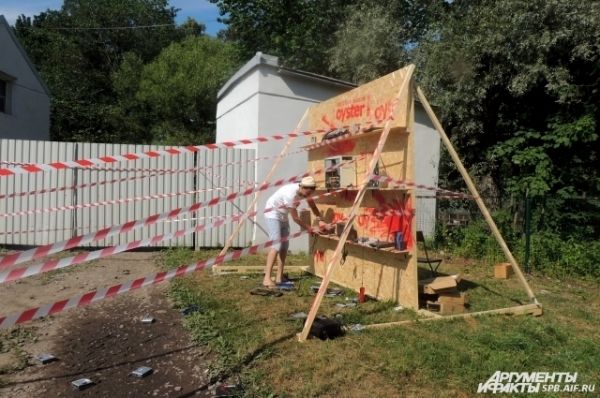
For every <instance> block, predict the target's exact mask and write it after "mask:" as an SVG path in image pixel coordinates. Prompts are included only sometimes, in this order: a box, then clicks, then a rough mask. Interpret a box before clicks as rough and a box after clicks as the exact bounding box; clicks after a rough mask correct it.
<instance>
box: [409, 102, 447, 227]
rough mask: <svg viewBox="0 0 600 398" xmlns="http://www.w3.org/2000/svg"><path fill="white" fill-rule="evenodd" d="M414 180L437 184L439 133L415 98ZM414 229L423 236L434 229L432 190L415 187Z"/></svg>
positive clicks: (431, 185) (433, 197)
mask: <svg viewBox="0 0 600 398" xmlns="http://www.w3.org/2000/svg"><path fill="white" fill-rule="evenodd" d="M414 142H415V153H416V156H415V182H416V183H417V184H421V185H426V186H429V187H437V186H438V177H439V164H440V142H441V141H440V136H439V134H438V133H437V131H436V130H435V129H434V128H433V125H432V123H431V121H430V120H429V116H427V113H426V112H425V110H424V109H423V106H422V105H421V104H420V103H418V102H415V141H414ZM416 194H417V196H418V198H417V200H416V206H417V230H420V231H423V233H424V235H425V236H433V234H434V232H435V218H436V198H435V191H431V190H426V189H417V190H416Z"/></svg>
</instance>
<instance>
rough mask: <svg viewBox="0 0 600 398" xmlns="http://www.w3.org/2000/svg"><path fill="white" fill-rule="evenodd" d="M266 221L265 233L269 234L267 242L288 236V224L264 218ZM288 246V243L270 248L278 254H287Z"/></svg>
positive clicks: (277, 244)
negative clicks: (278, 252)
mask: <svg viewBox="0 0 600 398" xmlns="http://www.w3.org/2000/svg"><path fill="white" fill-rule="evenodd" d="M265 220H266V221H267V231H268V232H269V240H270V241H271V240H277V241H278V240H279V239H281V238H285V237H288V236H290V223H289V222H286V221H281V220H277V219H275V218H265ZM289 246H290V242H289V241H287V240H286V241H285V242H281V243H274V244H273V245H271V247H272V248H273V249H275V250H278V251H280V252H287V251H288V247H289Z"/></svg>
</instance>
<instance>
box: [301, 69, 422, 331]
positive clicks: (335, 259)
mask: <svg viewBox="0 0 600 398" xmlns="http://www.w3.org/2000/svg"><path fill="white" fill-rule="evenodd" d="M414 68H415V67H414V65H410V66H409V67H408V68H407V71H406V76H405V77H404V82H403V83H402V86H401V87H400V90H399V91H398V95H397V96H396V98H395V103H394V106H397V104H398V103H399V102H400V98H401V96H402V95H403V93H404V92H405V90H408V88H409V87H410V85H409V82H410V81H411V79H412V74H413V71H414ZM394 113H395V112H391V114H392V115H394ZM391 126H392V121H391V119H388V120H387V121H386V123H385V127H384V129H383V132H382V133H381V137H380V138H379V142H378V144H377V148H376V149H375V151H374V152H373V157H372V159H371V162H370V163H369V166H368V168H367V170H366V172H365V179H364V180H363V182H362V184H361V185H360V189H359V191H358V193H357V195H356V198H355V199H354V203H353V204H352V207H351V208H350V212H349V214H348V219H347V222H346V226H345V227H344V230H343V232H342V234H341V236H340V239H339V242H338V244H337V247H336V249H335V252H334V253H333V256H332V258H331V259H330V260H329V263H328V264H327V272H326V273H325V275H324V277H323V281H322V282H321V287H320V288H319V291H318V292H317V295H316V297H315V300H314V302H313V305H312V307H311V309H310V312H309V314H308V317H307V318H306V322H305V323H304V329H303V330H302V332H301V333H300V335H299V336H298V340H299V341H301V342H302V341H306V339H307V338H308V334H309V332H310V328H311V327H312V324H313V322H314V320H315V317H316V316H317V311H318V310H319V307H320V306H321V302H322V301H323V297H324V296H325V292H326V291H327V287H328V285H329V281H330V279H331V275H332V274H333V270H334V268H335V264H337V262H338V260H339V258H340V256H341V253H342V249H343V248H344V244H345V243H346V239H347V238H348V234H349V233H350V230H351V229H352V224H353V223H354V219H355V218H356V213H357V210H358V206H359V204H360V203H361V202H362V199H363V197H364V195H365V192H366V189H367V185H368V183H369V181H370V180H371V178H372V176H373V172H374V170H375V166H376V165H377V162H378V161H379V157H380V155H381V152H382V150H383V146H384V145H385V142H386V141H387V137H388V135H389V133H390V130H391Z"/></svg>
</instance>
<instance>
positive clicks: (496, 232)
mask: <svg viewBox="0 0 600 398" xmlns="http://www.w3.org/2000/svg"><path fill="white" fill-rule="evenodd" d="M417 95H418V96H419V99H420V101H421V104H422V105H423V107H424V108H425V111H426V112H427V114H428V115H429V118H430V119H431V122H432V123H433V125H434V126H435V128H436V130H437V132H438V134H439V135H440V137H441V139H442V142H443V143H444V145H445V146H446V149H447V150H448V152H449V153H450V156H451V157H452V160H453V161H454V164H455V165H456V167H457V168H458V171H459V172H460V174H461V175H462V177H463V179H464V180H465V183H466V184H467V187H468V188H469V192H471V195H473V198H474V199H475V202H476V203H477V206H478V207H479V210H480V211H481V213H482V214H483V217H484V218H485V221H486V222H487V224H488V226H489V227H490V229H491V230H492V234H493V235H494V237H495V238H496V241H497V242H498V244H499V245H500V247H501V248H502V251H503V252H504V255H505V256H506V258H507V259H508V261H509V262H510V264H511V265H512V266H513V269H514V271H515V273H516V274H517V276H518V278H519V280H520V282H521V284H522V285H523V287H524V288H525V291H526V292H527V295H528V296H529V298H530V299H531V300H533V302H534V303H537V299H536V298H535V294H534V293H533V290H531V287H530V286H529V283H528V282H527V279H525V275H523V272H522V271H521V268H520V267H519V264H517V260H515V258H514V257H513V255H512V253H511V251H510V249H509V248H508V245H507V244H506V242H505V241H504V238H503V237H502V234H501V233H500V231H499V230H498V227H497V226H496V223H495V222H494V219H493V218H492V216H491V214H490V212H489V211H488V209H487V207H486V206H485V203H483V200H482V199H481V197H480V196H479V192H478V191H477V188H476V187H475V184H474V183H473V180H471V177H470V176H469V173H468V172H467V170H466V169H465V167H464V166H463V164H462V162H461V160H460V158H459V157H458V154H457V153H456V151H455V150H454V147H453V146H452V143H451V142H450V140H449V139H448V136H447V135H446V132H445V131H444V128H443V127H442V124H441V123H440V121H439V120H438V118H437V116H436V115H435V113H434V112H433V109H431V106H430V105H429V102H428V101H427V98H425V94H423V91H422V90H421V88H420V87H417Z"/></svg>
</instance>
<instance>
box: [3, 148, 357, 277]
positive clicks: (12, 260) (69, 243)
mask: <svg viewBox="0 0 600 398" xmlns="http://www.w3.org/2000/svg"><path fill="white" fill-rule="evenodd" d="M356 160H359V158H358V159H353V160H351V161H348V162H341V163H339V164H337V165H334V166H331V167H328V168H327V169H325V170H323V169H320V170H317V171H315V172H314V173H303V174H301V175H297V176H294V177H290V178H287V179H280V180H277V181H275V182H273V183H267V182H264V183H263V184H261V185H260V186H259V187H250V188H248V189H246V190H245V191H243V192H233V193H230V194H229V195H227V196H225V197H215V198H212V199H210V200H208V201H205V202H198V203H194V204H193V205H191V206H188V207H185V208H177V209H174V210H171V211H169V212H165V213H161V214H153V215H151V216H150V217H146V218H145V219H142V220H134V221H129V222H127V223H125V224H121V225H116V226H112V227H108V228H104V229H101V230H99V231H94V232H91V233H89V234H86V235H80V236H76V237H73V238H71V239H68V240H65V241H62V242H57V243H52V244H49V245H44V246H39V247H36V248H33V249H30V250H25V251H22V252H16V253H12V254H9V255H6V256H4V257H1V258H0V268H4V267H9V266H11V265H15V264H20V263H23V262H25V261H30V260H34V259H37V258H40V257H45V256H48V255H50V254H54V253H58V252H61V251H63V250H68V249H71V248H73V247H76V246H80V245H85V244H87V243H89V242H93V241H97V240H103V239H106V238H108V237H110V236H113V235H118V234H122V233H127V232H131V231H133V230H135V229H138V228H142V227H146V226H149V225H152V224H155V223H157V222H158V221H162V220H165V219H171V218H176V217H178V216H180V215H182V214H185V213H193V212H196V211H198V209H200V208H202V207H207V206H208V207H210V206H215V205H217V204H219V203H222V202H231V201H234V200H235V199H237V198H239V197H242V196H247V195H251V194H253V193H256V192H260V191H265V190H267V189H269V188H270V187H278V186H282V185H284V184H289V183H293V182H297V181H299V180H301V179H302V178H303V177H307V176H309V175H318V174H321V173H323V172H324V171H325V172H328V171H332V170H335V169H337V168H339V167H342V166H345V165H346V164H348V163H352V162H354V161H356Z"/></svg>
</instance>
